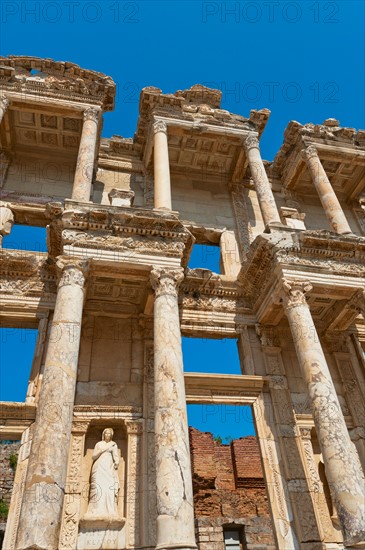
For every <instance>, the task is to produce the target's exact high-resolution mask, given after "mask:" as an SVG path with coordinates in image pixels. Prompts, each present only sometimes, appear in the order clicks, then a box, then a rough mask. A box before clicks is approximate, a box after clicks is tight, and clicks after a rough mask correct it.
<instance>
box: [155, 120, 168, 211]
mask: <svg viewBox="0 0 365 550" xmlns="http://www.w3.org/2000/svg"><path fill="white" fill-rule="evenodd" d="M153 131H154V134H155V135H154V148H153V162H154V180H155V208H162V209H165V210H171V182H170V165H169V149H168V144H167V124H166V123H165V122H163V121H162V120H158V121H157V122H155V123H154V125H153Z"/></svg>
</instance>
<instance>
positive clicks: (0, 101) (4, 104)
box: [0, 96, 10, 111]
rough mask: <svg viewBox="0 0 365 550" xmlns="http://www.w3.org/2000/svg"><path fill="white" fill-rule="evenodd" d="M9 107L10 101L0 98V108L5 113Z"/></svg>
mask: <svg viewBox="0 0 365 550" xmlns="http://www.w3.org/2000/svg"><path fill="white" fill-rule="evenodd" d="M9 105H10V99H8V98H7V97H5V96H2V97H0V106H1V108H2V109H3V110H4V111H5V110H6V109H7V108H8V107H9Z"/></svg>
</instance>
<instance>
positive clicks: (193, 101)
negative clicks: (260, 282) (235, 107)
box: [0, 57, 365, 234]
mask: <svg viewBox="0 0 365 550" xmlns="http://www.w3.org/2000/svg"><path fill="white" fill-rule="evenodd" d="M1 70H2V74H1V81H0V82H1V99H0V121H1V128H2V130H1V136H2V140H1V141H2V180H3V181H2V186H3V188H4V191H5V197H4V198H5V199H7V198H8V191H7V189H9V190H10V187H9V186H8V184H7V183H6V174H7V171H8V169H9V166H10V165H11V163H12V159H13V158H16V157H21V156H22V155H23V154H24V155H31V156H32V154H33V153H34V156H36V157H37V158H38V156H39V155H42V154H43V156H45V158H46V157H47V158H48V159H53V158H54V159H56V158H58V156H59V155H61V154H62V155H63V157H62V158H63V159H66V158H68V160H69V161H70V162H71V164H72V165H73V166H74V171H73V174H72V187H71V192H70V193H69V194H68V195H67V194H66V196H65V198H68V199H71V200H73V201H76V202H81V203H85V204H90V202H91V203H92V202H93V186H94V183H95V181H96V173H97V171H98V167H99V166H104V165H105V163H109V164H110V169H112V168H113V162H114V167H115V169H116V170H117V171H119V170H120V167H121V161H120V162H119V164H118V162H117V161H116V157H117V156H118V154H120V153H122V156H123V163H124V164H126V163H127V162H130V163H131V166H132V167H133V169H136V168H135V167H136V166H137V165H138V170H139V171H140V173H141V178H142V179H143V180H144V184H143V185H144V186H145V187H146V186H148V181H151V182H152V196H153V206H154V208H155V209H161V210H166V211H172V210H176V205H174V204H173V199H172V196H173V193H174V185H175V184H174V179H175V178H176V176H175V174H180V173H186V175H187V176H188V177H190V176H189V175H190V173H191V174H192V177H195V178H196V177H199V176H200V178H202V177H203V178H204V177H206V179H207V180H208V179H211V181H212V183H211V187H212V189H213V188H214V186H215V185H216V184H217V181H218V179H219V178H220V180H221V183H223V184H224V185H225V186H226V188H227V189H233V187H234V186H235V185H238V184H242V182H245V181H248V180H250V181H251V184H253V188H254V190H255V192H256V196H257V202H258V205H259V209H260V213H261V218H262V223H263V226H264V227H266V228H268V230H269V228H270V226H281V225H282V223H283V222H284V224H287V223H286V221H285V220H286V219H287V216H289V218H290V216H292V217H293V218H295V219H297V220H299V219H304V215H301V214H298V212H297V213H295V212H294V213H293V212H291V213H289V214H288V212H289V210H290V208H289V209H286V210H285V212H284V213H283V212H282V211H281V207H280V204H282V200H281V197H282V196H283V195H284V196H287V195H293V196H299V197H300V196H303V197H304V196H306V195H307V193H306V191H307V189H306V186H308V187H309V185H310V182H311V187H312V189H311V192H310V195H311V196H312V197H313V192H314V194H315V195H316V196H317V197H318V198H319V200H320V203H321V205H322V209H323V213H324V215H325V217H326V219H327V223H328V226H329V228H330V229H331V231H333V232H335V233H337V234H350V233H352V232H353V227H350V224H349V220H348V219H347V218H346V214H345V212H344V208H343V204H348V205H350V206H353V205H354V204H355V203H356V204H355V206H356V205H357V215H358V216H360V218H361V219H360V222H359V223H360V224H361V223H362V224H363V213H362V208H363V204H362V203H361V201H363V189H362V188H363V187H364V185H363V184H362V183H361V181H362V180H363V176H364V174H363V170H364V162H365V160H364V159H365V140H364V135H363V134H364V132H363V131H358V132H357V133H356V131H355V130H353V129H349V128H341V127H340V126H339V123H338V122H337V121H334V119H329V120H328V121H325V123H324V124H323V125H317V126H314V125H306V126H302V125H299V124H298V123H294V122H293V123H290V125H289V127H288V129H287V131H286V134H285V139H284V143H283V146H282V148H281V149H280V151H279V152H278V154H277V156H276V158H275V160H274V162H272V163H271V164H268V163H267V162H265V161H263V159H262V157H261V153H260V148H259V140H260V136H261V134H262V132H263V130H264V128H265V125H266V123H267V121H268V118H269V114H270V112H269V111H268V110H267V109H262V110H261V111H255V110H253V111H251V114H250V117H249V118H244V117H242V116H239V115H233V114H231V113H229V112H228V111H225V110H224V109H221V106H220V101H221V93H220V92H219V91H218V90H210V89H208V88H205V87H203V86H193V87H192V88H191V89H190V90H185V91H178V92H176V93H175V94H162V92H161V90H159V89H158V88H145V89H144V90H142V92H141V98H140V116H139V120H138V124H137V130H136V134H135V136H134V138H133V140H130V139H124V138H119V137H117V136H116V137H114V138H111V140H109V141H108V140H105V139H101V129H102V116H103V112H105V111H108V110H112V109H113V108H114V97H115V84H114V82H113V81H112V79H111V78H110V77H107V76H105V75H103V74H101V73H96V72H93V71H85V70H83V69H81V68H79V67H78V66H76V65H74V64H71V63H56V62H53V61H50V60H41V59H38V58H26V57H9V58H3V59H2V69H1ZM40 111H42V112H41V114H38V113H40ZM56 115H57V116H56ZM58 115H59V116H58ZM56 118H58V119H59V120H56ZM12 126H14V127H13V128H12ZM72 129H73V130H74V135H71V130H72ZM56 130H57V132H58V136H57V135H56ZM350 130H352V132H350ZM53 132H54V133H53ZM60 145H61V146H60ZM71 145H72V147H71ZM336 151H337V153H338V152H340V155H341V162H342V164H340V165H339V168H337V167H336V168H335V170H336V171H335V174H334V177H333V178H331V179H332V180H333V182H334V184H333V183H331V180H330V178H329V176H328V174H327V172H326V166H327V165H328V166H330V165H331V160H332V159H331V155H336ZM105 152H107V153H106V154H105ZM116 153H118V154H116ZM47 155H48V156H47ZM322 157H323V158H324V159H325V162H324V163H323V161H322V160H321V158H322ZM112 158H113V161H112V160H111V159H112ZM128 159H130V161H129V160H128ZM189 159H191V161H190V162H189ZM103 163H104V164H103ZM332 164H333V162H332ZM351 166H352V167H354V169H353V170H352V171H351V170H350V167H351ZM107 167H108V169H109V165H108V164H107ZM204 167H206V168H204ZM204 169H206V170H207V172H206V174H205V176H204V173H203V172H204ZM341 170H342V171H343V174H344V176H343V177H342V173H341ZM172 174H173V176H172ZM198 174H199V176H198ZM331 175H332V174H331ZM345 176H348V177H347V180H346V182H345V183H346V185H344V183H343V182H344V181H345V179H346V178H345ZM308 178H309V180H310V182H308ZM341 178H342V179H341ZM348 180H351V182H352V183H351V182H350V183H349V184H348V183H347V181H348ZM116 187H117V186H116ZM65 190H66V186H65ZM29 191H30V192H32V186H31V185H30V186H29ZM65 192H66V193H67V191H65ZM129 193H130V196H129V195H128V190H127V189H118V188H116V189H112V190H111V191H110V192H109V200H110V202H111V204H112V205H128V204H129V205H130V204H131V198H132V194H131V191H129ZM127 195H128V196H127ZM339 195H340V196H339ZM343 199H344V200H343ZM34 200H35V199H34ZM312 200H315V196H314V197H313V199H312ZM8 202H9V201H8ZM289 202H290V201H289ZM363 202H364V201H363ZM147 206H148V205H147ZM177 209H178V208H177ZM3 212H5V211H3ZM291 226H292V227H297V228H302V229H305V225H304V223H300V222H298V223H293V224H291ZM2 233H3V234H5V233H4V231H3V232H2Z"/></svg>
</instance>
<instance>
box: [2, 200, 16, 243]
mask: <svg viewBox="0 0 365 550" xmlns="http://www.w3.org/2000/svg"><path fill="white" fill-rule="evenodd" d="M13 225H14V214H13V212H12V210H10V208H9V207H8V205H7V204H6V202H0V247H1V245H2V242H3V238H4V237H7V236H8V235H10V232H11V230H12V227H13Z"/></svg>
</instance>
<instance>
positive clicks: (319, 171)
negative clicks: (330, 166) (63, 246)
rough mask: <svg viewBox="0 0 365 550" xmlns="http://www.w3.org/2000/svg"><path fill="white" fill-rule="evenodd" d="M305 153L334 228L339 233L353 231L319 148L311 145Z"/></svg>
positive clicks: (316, 186) (326, 212) (319, 194)
mask: <svg viewBox="0 0 365 550" xmlns="http://www.w3.org/2000/svg"><path fill="white" fill-rule="evenodd" d="M303 154H304V158H305V161H306V163H307V166H308V168H309V171H310V173H311V176H312V180H313V183H314V185H315V188H316V189H317V193H318V196H319V199H320V201H321V203H322V206H323V209H324V212H325V214H326V217H327V219H328V222H329V224H330V226H331V228H332V230H333V231H335V233H339V234H345V233H351V232H352V231H351V228H350V226H349V224H348V223H347V220H346V218H345V214H344V213H343V210H342V208H341V205H340V203H339V200H338V198H337V197H336V194H335V192H334V190H333V188H332V185H331V183H330V181H329V179H328V177H327V174H326V172H325V170H324V168H323V166H322V163H321V161H320V159H319V156H318V153H317V149H316V148H315V147H313V146H312V145H311V146H310V147H307V148H306V149H304V151H303Z"/></svg>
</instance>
